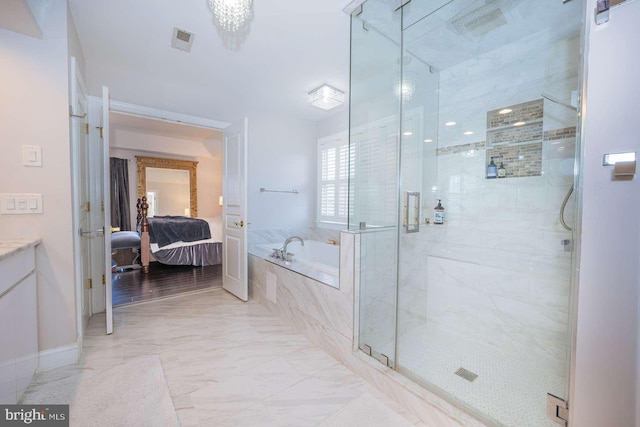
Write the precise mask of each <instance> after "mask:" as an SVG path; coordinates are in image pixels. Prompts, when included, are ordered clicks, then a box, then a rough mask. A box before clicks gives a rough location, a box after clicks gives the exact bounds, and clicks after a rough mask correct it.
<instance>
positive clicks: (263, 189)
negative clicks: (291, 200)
mask: <svg viewBox="0 0 640 427" xmlns="http://www.w3.org/2000/svg"><path fill="white" fill-rule="evenodd" d="M260 192H261V193H291V194H299V193H300V192H299V191H298V190H267V189H266V188H264V187H262V188H261V189H260Z"/></svg>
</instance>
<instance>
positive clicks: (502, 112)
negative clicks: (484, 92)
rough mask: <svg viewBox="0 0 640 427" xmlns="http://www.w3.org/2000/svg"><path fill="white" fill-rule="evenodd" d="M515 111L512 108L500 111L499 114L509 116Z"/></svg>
mask: <svg viewBox="0 0 640 427" xmlns="http://www.w3.org/2000/svg"><path fill="white" fill-rule="evenodd" d="M512 111H513V110H512V109H511V108H505V109H504V110H500V111H498V114H509V113H510V112H512Z"/></svg>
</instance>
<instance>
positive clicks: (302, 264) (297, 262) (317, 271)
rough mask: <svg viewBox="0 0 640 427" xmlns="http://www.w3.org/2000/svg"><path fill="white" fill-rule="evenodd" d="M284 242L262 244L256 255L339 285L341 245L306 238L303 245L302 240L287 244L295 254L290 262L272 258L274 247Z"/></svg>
mask: <svg viewBox="0 0 640 427" xmlns="http://www.w3.org/2000/svg"><path fill="white" fill-rule="evenodd" d="M282 244H283V242H278V243H269V244H266V245H260V246H258V251H256V253H255V254H254V255H257V256H259V257H261V258H264V259H266V260H267V261H270V262H272V263H274V264H278V265H281V266H282V267H284V268H287V269H289V270H292V271H295V272H297V273H300V274H302V275H304V276H307V277H311V278H312V279H315V280H318V281H320V282H323V283H325V284H327V285H329V286H333V287H334V288H337V287H338V276H339V271H340V270H339V266H340V247H339V246H337V245H331V244H328V243H324V242H319V241H316V240H305V241H304V246H302V245H301V244H300V242H298V241H294V242H291V243H290V244H289V245H288V246H287V252H289V253H292V254H294V255H293V259H292V260H291V261H290V262H288V261H283V260H276V259H275V258H271V257H270V256H269V255H271V254H272V253H273V249H275V248H281V247H282Z"/></svg>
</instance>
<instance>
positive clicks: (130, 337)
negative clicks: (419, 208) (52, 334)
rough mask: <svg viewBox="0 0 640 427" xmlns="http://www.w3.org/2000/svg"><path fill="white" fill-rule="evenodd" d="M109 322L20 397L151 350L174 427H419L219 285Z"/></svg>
mask: <svg viewBox="0 0 640 427" xmlns="http://www.w3.org/2000/svg"><path fill="white" fill-rule="evenodd" d="M114 322H115V324H114V329H115V332H114V334H113V335H109V336H108V335H105V334H104V316H99V315H98V316H94V317H93V318H92V319H91V321H90V323H89V327H88V330H87V334H86V337H85V341H84V348H83V354H82V357H81V360H80V361H79V363H78V364H75V365H71V366H67V367H63V368H59V369H56V370H52V371H47V372H42V373H39V374H37V375H36V377H35V378H34V380H33V382H32V383H31V385H30V387H29V389H28V390H27V392H26V393H27V394H28V393H33V392H35V391H37V390H38V389H39V387H42V385H43V384H46V383H48V382H51V381H56V380H59V379H62V378H68V377H72V376H74V375H87V374H91V373H95V372H97V371H102V370H105V369H108V368H111V367H113V366H117V365H121V364H123V363H125V362H126V361H128V360H131V359H133V358H136V357H139V356H145V355H158V356H159V357H160V361H161V363H162V366H163V369H164V373H165V376H166V379H167V383H168V385H169V389H170V392H171V398H172V400H173V404H174V406H175V408H176V411H177V414H178V417H179V420H180V423H181V425H182V426H183V427H190V426H207V427H208V426H243V427H244V426H247V427H250V426H274V427H275V426H297V427H302V426H349V427H354V426H363V427H364V426H367V427H371V426H373V427H375V426H380V427H383V426H384V427H387V426H394V427H395V426H397V427H402V426H411V425H417V426H424V424H422V423H421V422H420V421H419V420H418V419H417V418H416V417H415V416H412V415H411V414H410V413H407V412H406V411H404V410H403V409H402V408H401V407H400V406H399V405H397V404H396V403H395V402H393V401H391V400H390V399H388V398H387V397H386V396H385V395H384V394H383V393H381V392H380V391H378V390H377V389H375V388H374V387H372V386H371V385H370V384H368V383H367V382H365V381H364V380H363V379H362V378H360V377H359V376H357V375H356V374H355V373H353V372H352V371H350V370H349V369H347V368H346V367H344V366H343V365H341V364H340V363H339V362H337V361H336V360H335V359H333V358H331V357H330V356H328V355H327V354H326V353H325V352H323V351H322V350H320V349H319V348H318V347H316V346H314V345H313V344H312V343H311V342H310V341H309V340H308V339H307V338H305V337H304V336H303V335H301V334H300V333H298V332H296V331H295V330H294V328H293V327H292V326H291V325H289V324H288V323H286V322H285V321H283V320H282V319H280V318H279V317H277V316H275V315H274V314H272V313H270V312H269V311H268V310H267V309H266V308H265V307H263V306H261V305H260V304H258V303H255V302H252V301H250V302H248V303H243V302H241V301H240V300H238V299H236V298H235V297H233V296H232V295H230V294H228V293H227V292H225V291H224V290H222V289H214V290H209V291H205V292H202V293H198V294H189V295H184V296H179V297H175V298H169V299H163V300H158V301H153V302H148V303H144V304H139V305H128V306H123V307H119V308H116V309H114ZM42 403H46V402H42ZM136 427H138V426H136Z"/></svg>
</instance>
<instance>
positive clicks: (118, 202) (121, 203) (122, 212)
mask: <svg viewBox="0 0 640 427" xmlns="http://www.w3.org/2000/svg"><path fill="white" fill-rule="evenodd" d="M109 160H110V166H111V226H112V227H120V230H122V231H126V230H131V218H130V216H129V212H130V211H131V207H130V200H131V199H130V198H129V161H128V160H127V159H118V158H115V157H111V158H110V159H109Z"/></svg>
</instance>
